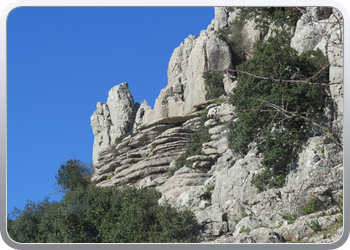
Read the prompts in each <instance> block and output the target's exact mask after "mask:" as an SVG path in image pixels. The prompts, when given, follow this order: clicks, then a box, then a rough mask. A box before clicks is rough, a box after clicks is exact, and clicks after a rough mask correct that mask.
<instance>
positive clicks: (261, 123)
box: [228, 31, 327, 192]
mask: <svg viewBox="0 0 350 250" xmlns="http://www.w3.org/2000/svg"><path fill="white" fill-rule="evenodd" d="M290 39H291V36H290V35H289V34H288V33H287V32H286V31H282V32H280V33H278V34H277V35H276V36H275V37H270V38H269V39H268V41H267V42H266V43H264V44H262V45H261V46H260V47H259V48H258V51H257V53H256V55H255V56H254V57H253V58H251V59H250V60H247V61H245V62H244V63H242V64H240V65H239V66H238V67H237V70H238V84H237V87H236V88H234V89H233V94H232V95H231V97H230V100H229V102H230V103H231V104H232V105H234V106H236V111H238V112H239V113H238V118H239V119H238V122H237V123H236V124H235V128H234V129H233V128H232V129H231V131H230V132H229V134H228V138H229V141H230V142H229V143H230V147H231V148H233V149H236V150H239V151H240V152H242V153H244V154H246V153H247V152H248V150H249V147H248V145H249V143H250V142H252V141H255V142H257V143H258V145H259V146H260V150H261V151H262V155H263V158H264V160H263V162H262V165H263V167H262V170H261V173H260V174H257V175H255V176H254V178H253V180H252V183H253V184H254V185H255V186H256V187H257V188H258V191H259V192H261V191H264V190H266V189H269V188H272V187H281V186H283V185H284V181H285V176H286V174H287V171H288V167H287V166H288V164H289V163H290V162H291V160H292V159H293V158H294V157H295V155H296V152H297V150H298V149H299V147H300V146H301V145H302V144H303V143H304V142H305V141H306V134H305V126H306V125H310V124H312V118H314V117H315V115H316V114H317V113H319V112H321V111H322V110H323V104H322V102H321V101H320V97H321V95H322V92H321V88H320V85H316V84H312V83H313V82H316V83H319V82H323V81H324V80H325V76H326V75H327V72H325V70H323V71H322V70H320V69H321V68H322V66H324V65H325V64H326V63H327V59H326V58H325V56H324V55H323V53H322V51H321V50H319V49H318V50H316V51H307V52H304V53H302V54H301V55H300V56H299V55H298V52H297V51H296V50H295V49H293V48H291V47H290V45H289V44H290ZM244 72H249V74H246V73H244ZM315 72H318V74H316V73H315ZM312 75H313V76H314V77H313V78H311V79H310V76H312ZM256 76H258V77H256ZM282 79H292V80H294V81H295V82H287V81H284V80H282ZM304 79H310V80H309V81H310V83H311V84H308V83H306V82H300V81H299V80H304Z"/></svg>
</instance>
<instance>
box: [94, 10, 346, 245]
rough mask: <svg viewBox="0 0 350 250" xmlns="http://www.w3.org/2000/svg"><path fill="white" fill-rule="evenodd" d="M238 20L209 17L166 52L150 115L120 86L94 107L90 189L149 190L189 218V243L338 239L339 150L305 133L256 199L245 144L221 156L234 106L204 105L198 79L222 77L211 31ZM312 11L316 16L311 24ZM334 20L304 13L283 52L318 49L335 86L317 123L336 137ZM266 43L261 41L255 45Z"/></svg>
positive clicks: (225, 57)
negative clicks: (313, 205)
mask: <svg viewBox="0 0 350 250" xmlns="http://www.w3.org/2000/svg"><path fill="white" fill-rule="evenodd" d="M238 11H239V10H234V11H229V10H228V9H227V8H224V7H218V8H215V19H213V21H212V23H211V24H210V25H209V26H208V28H207V29H206V30H204V31H202V32H201V33H200V36H199V37H197V36H189V37H188V38H186V39H185V40H184V42H183V43H181V44H180V46H179V47H178V48H176V49H175V50H174V52H173V54H172V56H171V58H170V61H169V68H168V85H167V87H166V88H164V89H163V90H161V92H160V95H159V97H158V98H157V100H156V102H155V106H154V108H152V107H150V106H149V105H148V104H147V101H146V100H145V101H143V102H142V103H141V105H139V104H138V103H134V100H133V98H132V95H131V93H130V91H129V88H128V84H127V83H122V84H120V85H117V86H115V87H114V88H112V89H111V90H110V92H109V97H108V100H107V103H100V102H99V103H98V104H97V107H96V111H95V112H94V113H93V115H92V117H91V126H92V130H93V133H94V135H95V141H94V146H93V162H94V168H95V172H94V175H93V177H92V180H97V181H98V182H99V183H98V184H97V185H98V186H101V187H107V186H116V187H118V186H121V185H124V184H126V185H130V184H133V185H136V186H139V187H155V188H156V189H157V190H159V191H160V192H161V193H162V198H161V199H160V200H159V202H160V203H162V202H167V203H169V204H170V205H171V206H174V207H176V208H178V209H180V210H181V209H190V210H192V211H193V212H194V213H195V215H196V218H197V220H198V222H199V226H198V230H197V231H196V232H195V233H194V234H193V235H192V239H191V240H192V241H193V242H203V241H208V240H211V241H212V242H218V243H219V242H222V243H228V242H238V243H243V242H247V243H253V242H262V243H279V242H291V241H302V242H324V243H330V242H334V241H336V240H337V239H338V238H339V237H340V235H341V234H342V227H339V223H340V221H341V220H342V215H341V214H340V209H341V199H342V190H343V161H342V150H341V149H340V148H339V147H338V146H337V145H336V144H335V143H333V142H332V140H330V139H329V138H328V137H327V136H326V134H325V133H323V132H322V131H316V132H315V131H313V132H312V133H311V132H310V133H309V138H308V141H307V144H305V145H304V146H303V148H301V149H300V151H299V153H298V156H297V158H296V159H295V160H294V161H293V162H292V164H291V166H290V170H289V173H288V175H287V178H286V182H285V185H284V186H283V187H282V188H273V189H269V190H267V191H264V192H260V193H257V189H256V187H254V186H253V185H252V183H251V181H252V178H253V176H254V175H255V174H257V173H259V171H261V169H260V167H259V166H260V165H261V161H262V157H261V153H260V152H259V151H258V147H257V145H254V144H251V149H250V151H249V152H248V153H247V154H246V155H242V154H240V153H239V152H236V151H234V150H232V149H230V148H229V147H228V139H227V136H226V133H227V126H226V124H227V122H229V121H233V123H235V122H236V121H237V112H236V111H235V107H234V106H232V105H230V104H228V103H227V102H225V101H224V102H217V100H206V99H205V93H206V90H205V85H204V79H203V77H202V75H203V72H205V71H206V70H208V69H210V70H221V71H223V70H225V69H229V68H232V65H233V64H232V62H233V61H234V58H233V57H234V55H233V53H232V52H231V49H230V46H229V45H228V44H227V43H226V42H225V40H224V39H223V38H222V36H220V34H219V33H218V30H219V28H223V27H226V26H227V25H229V23H230V21H232V20H233V19H234V18H235V16H236V15H237V13H238ZM320 11H322V13H324V14H323V15H319V13H320ZM338 13H339V12H338V11H337V10H336V9H331V8H316V7H315V8H307V10H306V12H305V13H304V14H303V15H302V16H301V18H300V20H299V21H298V23H297V26H296V28H295V30H293V39H292V43H291V46H292V47H294V48H295V49H296V50H297V51H298V52H299V53H301V52H303V51H306V50H309V49H316V48H320V49H322V51H323V53H324V54H325V55H326V56H327V57H328V60H329V62H330V63H331V65H330V67H329V82H330V83H331V82H336V83H337V84H331V85H330V87H326V88H325V97H324V102H325V103H326V108H325V110H324V113H323V114H322V115H320V117H319V121H318V122H319V123H320V124H321V123H324V124H332V126H333V127H334V128H338V129H340V130H341V129H342V113H343V102H342V95H343V93H342V79H343V71H342V69H343V68H342V65H343V60H342V56H341V55H342V45H341V44H342V39H343V37H342V29H339V28H337V26H334V25H333V24H334V23H337V22H338V20H340V22H341V19H340V18H339V15H340V14H339V15H338ZM313 23H315V25H313ZM256 25H257V24H256V23H254V21H253V20H251V21H248V22H247V23H246V25H245V31H246V32H247V33H248V36H249V39H252V41H254V40H256V39H258V38H259V37H261V33H259V32H260V31H259V30H257V29H256ZM271 25H273V24H271ZM320 34H321V35H322V36H321V35H320ZM324 34H326V35H324ZM270 35H271V32H267V33H265V34H264V36H265V38H264V39H266V38H267V37H268V36H270ZM339 54H340V56H339ZM235 80H236V79H235V77H234V76H232V75H230V74H226V75H225V77H224V86H225V91H226V94H227V95H228V94H229V93H230V91H231V89H232V88H234V87H235V85H236V84H239V79H237V81H235ZM227 95H223V96H222V98H227ZM203 114H205V116H206V122H205V123H204V126H205V127H206V128H208V129H209V134H210V141H209V142H206V143H203V144H202V148H201V154H200V155H194V156H191V157H189V158H187V160H188V161H189V162H191V164H192V166H191V167H186V166H183V167H182V168H180V169H177V170H176V171H175V173H174V175H172V176H171V175H170V174H169V171H170V170H172V169H173V170H174V169H176V167H175V160H176V159H177V158H178V157H179V156H180V155H182V154H183V153H184V152H185V151H186V149H187V146H188V135H191V134H193V133H195V132H196V131H198V130H199V129H200V126H201V123H200V121H201V117H203ZM310 200H318V201H319V202H320V204H322V206H321V210H322V211H319V212H312V213H310V214H308V215H303V214H302V211H301V207H303V206H304V207H305V204H308V202H310ZM315 225H318V226H319V227H317V230H315V227H316V226H315ZM248 229H249V230H248ZM327 230H328V231H327ZM317 231H322V232H323V233H322V234H320V233H317Z"/></svg>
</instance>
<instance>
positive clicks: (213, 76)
mask: <svg viewBox="0 0 350 250" xmlns="http://www.w3.org/2000/svg"><path fill="white" fill-rule="evenodd" d="M203 78H204V84H205V90H206V94H205V99H206V100H210V99H216V98H219V97H220V96H221V95H223V94H225V93H226V92H225V87H224V82H223V80H224V74H223V72H215V71H205V72H204V73H203Z"/></svg>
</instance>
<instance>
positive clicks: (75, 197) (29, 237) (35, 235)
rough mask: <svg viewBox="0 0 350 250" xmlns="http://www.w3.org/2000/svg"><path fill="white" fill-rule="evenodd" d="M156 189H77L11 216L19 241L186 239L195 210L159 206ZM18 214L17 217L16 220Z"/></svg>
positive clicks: (11, 229) (13, 232)
mask: <svg viewBox="0 0 350 250" xmlns="http://www.w3.org/2000/svg"><path fill="white" fill-rule="evenodd" d="M160 196H161V194H160V193H159V192H158V191H156V190H155V189H138V188H133V187H124V188H122V189H121V190H117V189H115V188H112V187H109V188H100V187H96V186H95V185H92V184H91V185H88V186H86V187H83V186H79V187H77V188H75V189H74V191H71V192H68V193H67V194H66V196H65V197H64V198H63V199H62V200H61V201H60V202H59V203H58V202H49V201H48V200H47V199H45V200H44V201H41V202H38V203H37V204H36V203H33V202H29V203H28V204H27V205H26V207H25V208H24V210H23V211H20V210H18V209H15V210H14V212H13V213H12V215H11V216H12V217H11V216H10V215H9V217H8V233H9V235H10V237H11V238H12V239H13V240H14V241H16V242H21V243H48V242H51V243H78V242H81V243H140V242H170V241H172V240H175V239H184V238H185V237H186V236H188V234H189V233H190V232H191V231H192V230H193V229H194V227H195V226H196V224H197V222H196V220H195V217H194V215H193V213H192V212H190V211H188V210H186V211H182V212H178V211H177V210H176V209H175V208H172V207H170V206H169V205H165V206H160V205H158V199H159V198H160ZM14 215H17V219H15V220H14V219H13V216H14Z"/></svg>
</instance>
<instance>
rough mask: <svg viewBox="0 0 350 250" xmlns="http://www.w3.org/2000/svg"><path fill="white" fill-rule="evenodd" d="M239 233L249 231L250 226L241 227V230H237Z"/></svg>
mask: <svg viewBox="0 0 350 250" xmlns="http://www.w3.org/2000/svg"><path fill="white" fill-rule="evenodd" d="M239 233H250V228H249V227H247V228H245V226H243V227H242V228H241V231H239Z"/></svg>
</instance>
